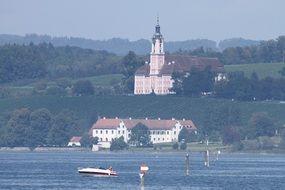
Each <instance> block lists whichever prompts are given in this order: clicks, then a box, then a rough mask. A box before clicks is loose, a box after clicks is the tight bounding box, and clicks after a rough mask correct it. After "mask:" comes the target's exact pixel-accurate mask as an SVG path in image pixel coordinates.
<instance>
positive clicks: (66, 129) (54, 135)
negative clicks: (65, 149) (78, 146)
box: [47, 110, 79, 146]
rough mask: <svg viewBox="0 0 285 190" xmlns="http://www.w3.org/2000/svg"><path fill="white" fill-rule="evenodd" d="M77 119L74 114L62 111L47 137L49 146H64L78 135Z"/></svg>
mask: <svg viewBox="0 0 285 190" xmlns="http://www.w3.org/2000/svg"><path fill="white" fill-rule="evenodd" d="M78 133H79V124H78V118H77V117H76V115H75V113H73V112H71V111H68V110H63V111H61V112H60V113H59V114H58V115H57V116H56V117H55V119H54V122H53V124H52V127H51V129H50V131H49V133H48V136H47V143H48V144H49V145H52V146H53V145H57V146H66V145H67V143H68V141H69V140H70V138H71V137H72V136H76V135H79V134H78Z"/></svg>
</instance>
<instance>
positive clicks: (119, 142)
mask: <svg viewBox="0 0 285 190" xmlns="http://www.w3.org/2000/svg"><path fill="white" fill-rule="evenodd" d="M127 148H128V144H127V143H126V142H125V141H124V137H123V136H121V137H120V138H116V139H114V140H112V142H111V147H110V150H111V151H115V150H124V149H127Z"/></svg>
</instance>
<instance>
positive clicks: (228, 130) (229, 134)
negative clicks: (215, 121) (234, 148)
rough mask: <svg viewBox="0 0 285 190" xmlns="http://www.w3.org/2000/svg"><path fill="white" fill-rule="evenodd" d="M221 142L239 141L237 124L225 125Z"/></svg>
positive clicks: (231, 142)
mask: <svg viewBox="0 0 285 190" xmlns="http://www.w3.org/2000/svg"><path fill="white" fill-rule="evenodd" d="M222 139H223V144H225V145H228V144H233V143H237V142H240V132H239V129H238V127H237V126H227V127H225V128H224V129H223V133H222Z"/></svg>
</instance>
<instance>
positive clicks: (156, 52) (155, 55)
mask: <svg viewBox="0 0 285 190" xmlns="http://www.w3.org/2000/svg"><path fill="white" fill-rule="evenodd" d="M163 43H164V42H163V36H162V34H161V33H160V26H159V18H158V17H157V24H156V26H155V33H154V35H153V37H152V43H151V53H150V75H158V74H159V73H160V70H161V68H162V66H163V64H164V50H163Z"/></svg>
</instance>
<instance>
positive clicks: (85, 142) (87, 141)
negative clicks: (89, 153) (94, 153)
mask: <svg viewBox="0 0 285 190" xmlns="http://www.w3.org/2000/svg"><path fill="white" fill-rule="evenodd" d="M80 144H81V146H83V147H86V148H91V147H92V145H93V144H98V137H92V136H90V135H89V134H88V133H85V134H84V135H83V136H82V137H81V139H80Z"/></svg>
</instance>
